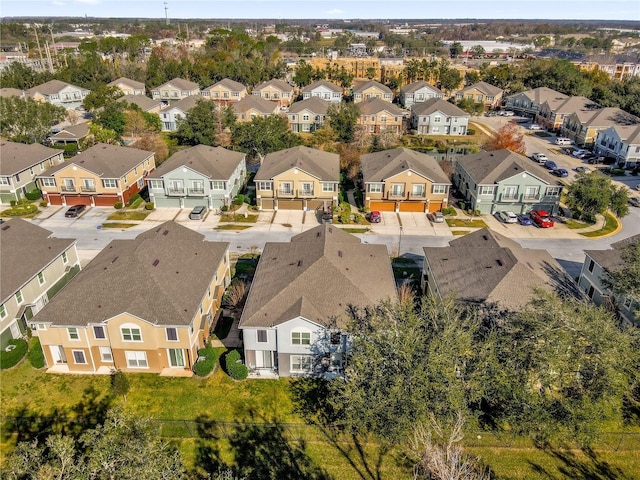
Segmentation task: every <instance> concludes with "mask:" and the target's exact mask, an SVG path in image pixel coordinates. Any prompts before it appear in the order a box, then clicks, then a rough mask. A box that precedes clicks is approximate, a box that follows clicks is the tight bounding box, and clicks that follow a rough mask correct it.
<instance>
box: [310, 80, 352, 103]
mask: <svg viewBox="0 0 640 480" xmlns="http://www.w3.org/2000/svg"><path fill="white" fill-rule="evenodd" d="M300 93H301V94H302V99H303V100H307V99H309V98H313V97H318V98H321V99H322V100H326V101H327V102H331V103H340V102H341V101H342V94H343V91H342V87H341V86H339V85H336V84H335V83H331V82H328V81H326V80H316V81H315V82H313V83H311V84H310V85H307V86H306V87H304V88H303V89H302V90H301V91H300Z"/></svg>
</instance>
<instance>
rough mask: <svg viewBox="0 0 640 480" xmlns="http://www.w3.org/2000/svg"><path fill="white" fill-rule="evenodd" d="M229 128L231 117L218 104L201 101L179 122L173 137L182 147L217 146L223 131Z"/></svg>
mask: <svg viewBox="0 0 640 480" xmlns="http://www.w3.org/2000/svg"><path fill="white" fill-rule="evenodd" d="M229 126H230V124H229V117H228V116H225V112H224V111H223V110H222V109H221V108H220V107H219V106H218V104H217V103H216V102H212V101H210V100H205V99H199V100H198V101H197V102H196V105H195V106H194V107H193V108H192V109H191V110H190V111H189V112H188V113H187V115H186V117H185V118H182V119H180V120H178V129H177V130H176V131H175V132H174V133H173V134H172V136H173V138H175V139H176V140H178V143H179V144H180V145H211V146H217V145H219V144H220V135H221V133H222V131H223V130H224V129H225V128H227V127H229Z"/></svg>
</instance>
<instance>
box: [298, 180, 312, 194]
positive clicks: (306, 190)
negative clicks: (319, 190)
mask: <svg viewBox="0 0 640 480" xmlns="http://www.w3.org/2000/svg"><path fill="white" fill-rule="evenodd" d="M301 190H302V195H313V183H309V182H302V189H301Z"/></svg>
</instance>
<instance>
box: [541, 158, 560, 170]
mask: <svg viewBox="0 0 640 480" xmlns="http://www.w3.org/2000/svg"><path fill="white" fill-rule="evenodd" d="M544 168H548V169H549V170H555V169H556V168H558V165H556V162H554V161H552V160H547V161H546V162H544Z"/></svg>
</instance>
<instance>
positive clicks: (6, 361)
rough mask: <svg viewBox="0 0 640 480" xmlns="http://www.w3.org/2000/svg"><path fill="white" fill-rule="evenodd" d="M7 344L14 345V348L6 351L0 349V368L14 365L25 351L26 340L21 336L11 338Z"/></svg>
mask: <svg viewBox="0 0 640 480" xmlns="http://www.w3.org/2000/svg"><path fill="white" fill-rule="evenodd" d="M9 345H15V347H16V348H14V349H13V350H10V351H8V352H7V351H6V350H4V349H2V350H1V351H0V370H4V369H6V368H11V367H15V366H16V365H17V364H18V362H19V361H20V360H22V357H24V355H25V353H27V342H26V341H24V340H23V339H21V338H12V339H11V340H9Z"/></svg>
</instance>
